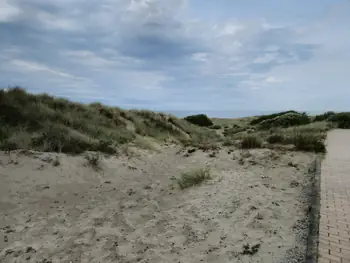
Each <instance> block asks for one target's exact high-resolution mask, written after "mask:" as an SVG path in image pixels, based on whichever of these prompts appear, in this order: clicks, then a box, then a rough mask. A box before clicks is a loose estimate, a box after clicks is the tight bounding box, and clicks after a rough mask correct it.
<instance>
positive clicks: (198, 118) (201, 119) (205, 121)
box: [185, 114, 213, 127]
mask: <svg viewBox="0 0 350 263" xmlns="http://www.w3.org/2000/svg"><path fill="white" fill-rule="evenodd" d="M185 120H186V121H188V122H190V123H192V124H195V125H198V126H202V127H209V126H212V125H213V122H212V121H211V120H210V119H209V118H208V116H207V115H205V114H198V115H191V116H187V117H185Z"/></svg>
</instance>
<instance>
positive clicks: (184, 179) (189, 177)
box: [177, 169, 211, 189]
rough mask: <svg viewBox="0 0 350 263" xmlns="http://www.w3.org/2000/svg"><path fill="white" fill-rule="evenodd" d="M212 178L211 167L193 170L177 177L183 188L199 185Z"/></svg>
mask: <svg viewBox="0 0 350 263" xmlns="http://www.w3.org/2000/svg"><path fill="white" fill-rule="evenodd" d="M209 179H211V175H210V170H209V169H199V170H195V171H191V172H186V173H183V174H182V175H181V177H180V178H179V179H177V184H178V185H179V187H180V188H181V189H185V188H188V187H191V186H195V185H199V184H201V183H203V182H204V181H207V180H209Z"/></svg>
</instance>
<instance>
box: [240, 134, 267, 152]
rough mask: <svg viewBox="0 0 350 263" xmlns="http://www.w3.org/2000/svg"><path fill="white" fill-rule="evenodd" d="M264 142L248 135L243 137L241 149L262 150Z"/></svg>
mask: <svg viewBox="0 0 350 263" xmlns="http://www.w3.org/2000/svg"><path fill="white" fill-rule="evenodd" d="M261 147H262V141H261V139H260V138H258V137H257V136H256V135H247V136H245V137H243V139H242V141H241V143H240V148H241V149H253V148H261Z"/></svg>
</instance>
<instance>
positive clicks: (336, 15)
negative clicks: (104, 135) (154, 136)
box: [0, 0, 350, 117]
mask: <svg viewBox="0 0 350 263" xmlns="http://www.w3.org/2000/svg"><path fill="white" fill-rule="evenodd" d="M349 14H350V1H349V0H343V1H340V0H317V1H316V0H308V1H305V0H283V1H281V0H264V1H261V0H215V1H214V0H59V1H58V0H57V1H53V0H0V39H1V41H0V87H2V88H6V87H10V86H15V85H18V86H22V87H24V88H26V89H27V90H28V91H29V92H34V93H42V92H45V93H49V94H52V95H55V96H59V97H65V98H69V99H71V100H74V101H81V102H84V103H90V102H96V101H99V102H102V103H104V104H107V105H113V106H119V107H122V108H137V109H151V110H156V111H166V112H204V113H210V112H211V113H212V114H211V115H213V112H216V114H217V115H225V114H224V112H226V113H228V115H230V114H233V115H235V114H236V115H237V113H238V112H239V113H242V114H243V115H244V112H245V113H247V112H252V113H253V112H261V111H281V110H290V109H294V110H302V111H309V112H323V111H328V110H335V111H346V110H350V104H349V98H350V16H349ZM226 115H227V114H226ZM218 117H220V116H218Z"/></svg>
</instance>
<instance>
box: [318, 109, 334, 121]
mask: <svg viewBox="0 0 350 263" xmlns="http://www.w3.org/2000/svg"><path fill="white" fill-rule="evenodd" d="M334 115H335V113H334V112H333V111H328V112H325V113H323V114H320V115H316V116H315V118H314V120H313V121H314V122H317V121H327V120H329V119H330V118H332V117H333V116H334Z"/></svg>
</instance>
